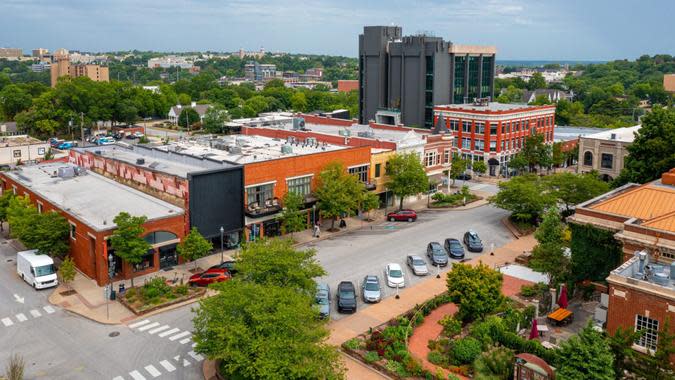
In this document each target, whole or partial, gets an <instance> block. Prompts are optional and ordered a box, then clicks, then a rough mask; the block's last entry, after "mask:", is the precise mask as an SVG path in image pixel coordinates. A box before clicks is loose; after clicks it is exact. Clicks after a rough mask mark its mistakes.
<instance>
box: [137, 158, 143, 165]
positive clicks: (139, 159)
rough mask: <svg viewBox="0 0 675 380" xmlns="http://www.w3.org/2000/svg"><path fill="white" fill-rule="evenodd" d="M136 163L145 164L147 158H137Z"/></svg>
mask: <svg viewBox="0 0 675 380" xmlns="http://www.w3.org/2000/svg"><path fill="white" fill-rule="evenodd" d="M136 165H145V158H137V159H136Z"/></svg>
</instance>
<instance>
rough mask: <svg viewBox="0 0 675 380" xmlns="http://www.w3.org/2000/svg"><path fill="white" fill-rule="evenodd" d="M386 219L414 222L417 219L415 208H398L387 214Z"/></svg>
mask: <svg viewBox="0 0 675 380" xmlns="http://www.w3.org/2000/svg"><path fill="white" fill-rule="evenodd" d="M387 220H389V221H390V222H394V221H399V222H414V221H416V220H417V213H416V212H415V210H398V211H394V212H390V213H388V214H387Z"/></svg>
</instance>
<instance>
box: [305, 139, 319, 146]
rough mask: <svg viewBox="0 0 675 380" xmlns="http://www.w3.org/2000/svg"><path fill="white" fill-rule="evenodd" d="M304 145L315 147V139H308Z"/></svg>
mask: <svg viewBox="0 0 675 380" xmlns="http://www.w3.org/2000/svg"><path fill="white" fill-rule="evenodd" d="M305 144H307V145H316V144H317V142H316V137H308V138H306V139H305Z"/></svg>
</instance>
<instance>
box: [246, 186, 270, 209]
mask: <svg viewBox="0 0 675 380" xmlns="http://www.w3.org/2000/svg"><path fill="white" fill-rule="evenodd" d="M246 196H247V198H248V200H247V202H248V204H249V205H251V204H256V203H257V204H258V205H259V206H263V205H264V204H265V201H267V200H269V199H272V198H273V197H274V184H273V183H269V184H266V185H258V186H252V187H249V188H247V189H246Z"/></svg>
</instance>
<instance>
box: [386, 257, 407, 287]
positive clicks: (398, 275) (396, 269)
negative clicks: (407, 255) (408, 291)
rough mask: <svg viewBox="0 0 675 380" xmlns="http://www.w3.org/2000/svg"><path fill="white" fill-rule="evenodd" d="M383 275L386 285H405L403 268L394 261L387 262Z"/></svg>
mask: <svg viewBox="0 0 675 380" xmlns="http://www.w3.org/2000/svg"><path fill="white" fill-rule="evenodd" d="M384 277H385V278H386V279H387V286H389V287H391V288H403V287H405V275H404V273H403V269H401V266H400V265H398V264H396V263H391V264H387V267H386V268H385V269H384Z"/></svg>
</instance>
